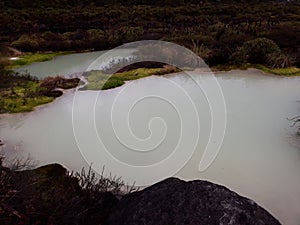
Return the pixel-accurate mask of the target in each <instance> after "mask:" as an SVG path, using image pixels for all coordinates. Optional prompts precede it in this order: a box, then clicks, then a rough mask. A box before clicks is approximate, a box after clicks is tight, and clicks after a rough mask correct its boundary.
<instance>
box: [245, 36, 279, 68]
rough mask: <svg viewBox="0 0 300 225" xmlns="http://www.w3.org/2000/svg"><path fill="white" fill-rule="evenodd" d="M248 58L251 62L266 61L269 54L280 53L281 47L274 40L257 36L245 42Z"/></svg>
mask: <svg viewBox="0 0 300 225" xmlns="http://www.w3.org/2000/svg"><path fill="white" fill-rule="evenodd" d="M243 49H244V52H245V54H246V58H247V60H248V61H249V62H250V63H265V62H266V60H267V56H268V55H269V54H278V53H280V48H279V47H278V46H277V45H276V44H275V42H274V41H272V40H270V39H267V38H257V39H254V40H251V41H247V42H245V43H244V44H243Z"/></svg>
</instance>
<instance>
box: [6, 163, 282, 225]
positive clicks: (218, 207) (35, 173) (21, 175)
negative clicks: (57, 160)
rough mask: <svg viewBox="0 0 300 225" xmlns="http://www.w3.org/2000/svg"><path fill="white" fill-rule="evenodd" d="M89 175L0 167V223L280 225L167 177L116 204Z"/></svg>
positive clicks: (209, 186) (235, 201) (255, 209)
mask: <svg viewBox="0 0 300 225" xmlns="http://www.w3.org/2000/svg"><path fill="white" fill-rule="evenodd" d="M93 176H94V174H91V173H81V175H72V174H70V173H69V172H68V171H67V170H66V169H65V168H64V167H62V166H61V165H59V164H51V165H46V166H42V167H39V168H37V169H34V170H26V171H19V172H16V171H11V170H10V169H8V168H6V167H3V166H1V163H0V193H1V196H0V224H1V225H11V224H23V225H31V224H40V225H50V224H51V225H54V224H55V225H66V224H70V225H71V224H78V225H81V224H84V225H99V224H101V225H279V224H280V223H279V222H278V221H277V220H276V219H275V218H274V217H272V216H271V215H270V214H269V213H268V212H267V211H266V210H264V209H263V208H261V207H260V206H258V205H257V204H256V203H255V202H253V201H252V200H249V199H247V198H245V197H241V196H240V195H238V194H236V193H235V192H232V191H230V190H229V189H227V188H225V187H223V186H220V185H216V184H213V183H210V182H207V181H200V180H197V181H190V182H185V181H182V180H179V179H177V178H169V179H167V180H164V181H162V182H159V183H157V184H154V185H152V186H150V187H148V188H146V189H144V190H142V191H139V192H134V193H131V194H127V195H123V197H122V198H121V200H119V199H118V198H117V197H116V196H115V194H113V193H114V192H113V193H111V192H110V191H111V189H110V188H107V189H103V188H99V185H100V186H101V185H102V186H105V187H108V186H107V185H108V184H109V182H108V183H107V181H108V180H106V179H105V178H103V179H102V180H100V183H95V182H94V181H93V180H94V179H93ZM116 185H118V184H116ZM118 196H119V195H118Z"/></svg>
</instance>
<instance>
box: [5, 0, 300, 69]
mask: <svg viewBox="0 0 300 225" xmlns="http://www.w3.org/2000/svg"><path fill="white" fill-rule="evenodd" d="M17 2H19V3H20V4H18V3H14V4H11V3H10V2H9V1H5V5H4V7H3V11H2V13H1V14H0V22H1V23H0V24H1V26H0V42H1V41H2V42H4V41H5V42H7V43H10V44H12V46H14V47H16V48H18V49H21V50H23V51H48V50H51V51H61V50H78V51H80V50H85V49H90V50H91V49H94V50H101V49H109V48H112V47H115V46H118V45H120V44H123V43H127V42H131V41H136V40H143V39H162V40H166V41H172V42H176V43H178V44H181V45H185V46H187V47H189V48H190V49H193V50H196V51H198V53H200V56H202V57H203V58H204V59H205V60H206V61H207V62H208V63H209V64H210V65H215V64H227V63H232V62H234V61H236V60H237V59H238V57H237V55H239V54H240V53H241V51H238V49H240V48H241V47H242V46H243V45H244V43H247V44H245V46H244V47H245V48H252V53H253V54H252V55H250V56H249V61H250V62H260V63H263V61H266V57H265V56H262V57H261V56H258V57H257V53H254V51H255V49H254V46H247V45H251V43H252V45H253V44H255V43H256V42H254V40H255V39H258V38H268V39H270V40H272V41H274V42H275V43H276V44H277V45H278V46H279V47H280V49H281V50H283V52H284V53H289V54H290V55H292V56H294V55H295V57H294V58H295V60H296V64H299V59H300V53H299V51H300V50H299V49H300V41H299V40H300V23H299V20H300V16H299V15H300V7H299V4H300V3H299V2H297V1H293V2H288V3H283V2H277V1H276V2H275V1H260V2H257V1H253V2H252V1H250V2H248V1H247V2H246V1H234V0H231V1H230V0H228V1H222V2H215V1H201V2H199V1H193V0H189V1H184V2H185V4H182V3H183V1H181V0H179V1H178V2H174V1H145V0H128V1H119V0H115V1H108V0H88V1H76V2H75V1H74V0H58V1H55V2H46V1H44V0H40V1H35V2H31V1H30V2H28V1H24V2H23V1H22V2H20V1H17ZM254 2H255V4H254ZM104 5H105V6H104ZM166 5H169V6H168V7H166ZM163 6H165V7H163ZM19 8H21V10H20V9H19ZM192 40H193V41H192ZM258 40H259V39H258ZM258 40H256V41H258ZM248 41H250V42H248ZM251 41H252V42H251ZM195 43H197V45H198V47H201V49H200V48H198V47H195ZM270 43H271V42H270ZM265 44H266V45H268V43H265ZM262 47H263V48H264V47H266V48H267V49H268V48H270V46H264V45H263V46H262ZM199 50H200V51H199ZM281 58H282V55H281ZM261 60H262V61H261ZM238 61H241V60H238Z"/></svg>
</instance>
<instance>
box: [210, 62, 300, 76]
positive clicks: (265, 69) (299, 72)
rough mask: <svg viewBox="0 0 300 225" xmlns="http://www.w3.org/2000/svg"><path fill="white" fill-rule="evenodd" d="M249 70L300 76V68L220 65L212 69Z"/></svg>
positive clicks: (248, 64)
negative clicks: (254, 69)
mask: <svg viewBox="0 0 300 225" xmlns="http://www.w3.org/2000/svg"><path fill="white" fill-rule="evenodd" d="M249 68H256V69H259V70H261V71H263V72H265V73H270V74H274V75H279V76H300V68H297V67H289V68H268V67H266V66H264V65H261V64H250V63H247V64H243V65H218V66H215V67H213V68H212V70H213V71H230V70H237V69H240V70H246V69H249Z"/></svg>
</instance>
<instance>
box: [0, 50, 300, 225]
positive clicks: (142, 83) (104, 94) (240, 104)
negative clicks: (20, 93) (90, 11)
mask: <svg viewBox="0 0 300 225" xmlns="http://www.w3.org/2000/svg"><path fill="white" fill-rule="evenodd" d="M97 54H98V53H84V54H79V55H77V54H76V55H71V56H60V57H57V58H56V59H55V60H53V61H50V62H46V63H36V64H33V65H31V66H28V67H26V68H27V69H28V70H29V71H30V72H34V73H37V74H41V76H44V75H45V73H47V74H48V73H50V74H53V73H62V74H65V75H68V74H71V73H73V72H76V70H78V68H80V69H82V68H85V67H86V66H87V65H88V64H89V63H91V61H92V60H93V59H94V58H95V57H97ZM76 60H78V61H77V63H76V64H77V65H75V66H72V65H73V63H74V62H75V61H76ZM77 66H78V67H77ZM45 71H46V72H45ZM51 72H53V73H51ZM201 76H206V75H201ZM196 79H200V75H199V76H198V78H196ZM217 80H218V82H219V84H220V86H221V88H222V90H223V94H224V98H225V101H226V106H227V129H226V135H225V137H224V142H223V145H222V147H221V149H220V153H219V154H218V156H217V158H216V160H215V161H214V162H213V164H212V165H211V166H210V167H209V168H208V169H207V170H206V171H204V172H199V171H198V165H199V161H200V159H201V156H202V155H203V149H205V146H206V144H207V140H208V138H209V134H210V133H209V132H210V129H211V114H210V109H209V103H208V101H207V99H206V97H205V93H203V92H202V91H201V90H200V89H199V87H198V86H197V84H196V83H195V81H193V80H192V79H190V78H189V77H188V76H187V75H186V74H183V73H178V74H175V75H168V76H164V77H159V76H151V77H148V78H144V79H140V80H136V81H131V82H128V83H126V84H125V85H124V86H122V87H120V88H116V89H113V90H107V91H100V92H97V91H81V92H75V90H71V91H68V92H67V93H66V94H65V95H63V97H61V98H58V99H57V100H56V101H54V102H53V103H51V104H48V105H46V106H41V107H39V108H38V109H37V110H35V111H34V112H31V113H24V114H15V115H2V116H0V137H1V138H2V139H4V140H5V141H6V143H7V146H6V150H7V151H8V149H9V154H10V155H14V154H15V155H18V156H20V155H27V154H28V153H30V154H31V156H32V157H34V158H35V159H37V160H39V162H40V164H45V163H52V162H58V163H61V164H63V165H65V166H66V167H68V168H69V169H71V170H80V169H81V168H82V167H83V166H85V167H86V166H88V164H89V163H90V162H87V161H86V160H85V159H84V156H85V154H82V153H83V152H85V153H86V152H97V154H96V155H95V156H97V157H98V158H95V160H94V162H95V161H96V162H97V163H98V164H100V165H97V166H99V167H102V166H103V165H105V167H106V170H107V171H109V172H111V173H112V174H116V175H119V176H122V177H123V179H124V180H126V181H127V182H129V183H131V182H134V181H136V182H137V183H147V179H150V177H151V174H143V173H141V172H140V170H139V169H136V170H124V169H122V168H123V167H122V166H118V164H111V165H110V164H108V162H109V160H108V159H107V158H105V157H104V155H103V158H101V157H99V156H101V154H102V153H103V151H105V149H106V150H108V151H109V152H110V154H111V155H112V156H113V157H115V158H117V159H120V160H121V161H122V162H123V163H127V164H130V165H133V166H136V167H137V168H138V167H139V166H144V165H152V164H155V163H157V162H159V161H162V160H163V159H165V158H167V157H168V156H169V155H170V154H171V153H172V151H173V150H174V148H176V146H177V143H178V142H180V141H182V139H181V138H183V139H185V141H186V143H187V144H186V145H185V146H184V147H186V149H188V148H189V147H191V146H189V144H188V143H189V141H192V140H194V138H195V133H194V132H192V131H193V130H194V129H195V126H196V125H195V123H194V124H193V123H188V122H187V123H186V124H183V123H185V122H184V119H185V116H189V115H190V116H191V117H192V116H193V114H192V112H191V114H189V112H188V110H191V109H192V108H189V107H190V106H189V105H188V103H189V101H190V100H191V101H192V102H193V103H194V106H193V107H195V108H196V109H197V111H198V112H199V115H198V116H199V122H200V128H201V132H200V136H199V142H198V144H197V146H196V150H195V153H194V154H193V156H192V158H191V160H190V161H189V162H188V163H187V164H186V165H185V166H184V167H183V169H182V170H181V171H179V172H178V173H177V174H175V175H176V176H178V177H180V178H183V179H204V180H209V181H212V182H215V183H218V184H222V185H225V186H226V187H228V188H230V189H232V190H234V191H236V192H238V193H239V194H241V195H243V196H247V197H249V198H251V199H253V200H254V201H256V202H257V203H258V204H260V205H261V206H263V207H265V208H266V209H267V210H268V211H269V212H270V213H272V214H273V215H274V216H275V217H276V218H278V219H279V220H280V221H281V223H282V224H287V225H297V224H299V222H300V176H299V174H300V149H299V146H300V145H299V140H298V139H297V138H296V137H295V135H294V132H295V129H293V128H290V127H289V126H290V122H289V121H287V120H286V117H292V116H294V115H299V112H300V103H299V100H300V99H299V96H300V89H299V85H300V78H299V77H290V78H287V77H285V78H284V77H277V76H272V75H264V74H263V73H261V72H259V71H257V70H247V71H238V70H237V71H232V72H222V73H218V74H217ZM153 90H155V93H159V94H157V96H154V95H150V93H152V92H153ZM120 93H121V94H120ZM182 93H186V94H187V95H188V96H189V99H190V100H185V99H186V98H185V97H184V96H183V94H182ZM136 96H141V97H142V96H147V97H146V98H144V99H142V100H141V101H138V102H135V99H136V98H135V97H136ZM75 97H76V98H75ZM163 97H164V98H163ZM168 98H169V99H170V98H172V101H168ZM74 99H75V105H74ZM113 106H114V107H117V108H113ZM129 106H130V107H129ZM181 108H186V109H188V110H185V113H187V115H179V114H178V111H179V110H180V109H181ZM112 109H113V110H112ZM128 109H130V114H129V115H128V117H124V115H126V116H127V111H126V110H128ZM112 112H113V113H112ZM72 116H73V117H72ZM112 116H113V117H114V118H116V120H114V121H118V122H117V123H114V121H113V120H112V119H111V118H112ZM122 118H127V119H126V123H127V122H128V124H129V127H130V128H131V132H132V134H133V135H135V138H138V139H140V140H147V141H149V143H148V145H149V146H150V145H153V146H154V148H153V149H152V150H151V151H147V152H142V153H141V152H138V151H132V149H130V146H133V145H134V144H135V143H122V135H123V134H124V135H125V134H128V133H126V132H127V131H128V130H127V128H128V127H126V126H125V125H124V123H123V122H124V121H122ZM153 118H156V119H154V120H153V121H152V122H151V120H152V119H153ZM183 125H185V126H187V128H188V130H189V131H190V132H188V133H185V134H181V133H180V131H181V130H182V129H181V127H182V126H183ZM74 134H75V135H74ZM116 134H118V135H116ZM149 137H150V139H147V138H149ZM161 137H163V138H162V139H161ZM99 140H100V141H102V143H101V144H100V142H99ZM152 140H153V143H152ZM157 141H158V142H159V145H158V146H155V143H156V142H157ZM153 146H152V147H153ZM297 146H298V147H297ZM136 147H137V148H138V147H139V146H138V144H136ZM140 147H141V146H140ZM181 151H182V152H183V153H184V151H187V150H185V149H181ZM174 163H176V162H174ZM166 169H167V168H166ZM153 173H154V174H155V173H158V174H159V173H162V171H159V170H157V171H156V170H154V171H153ZM162 174H163V173H162Z"/></svg>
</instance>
